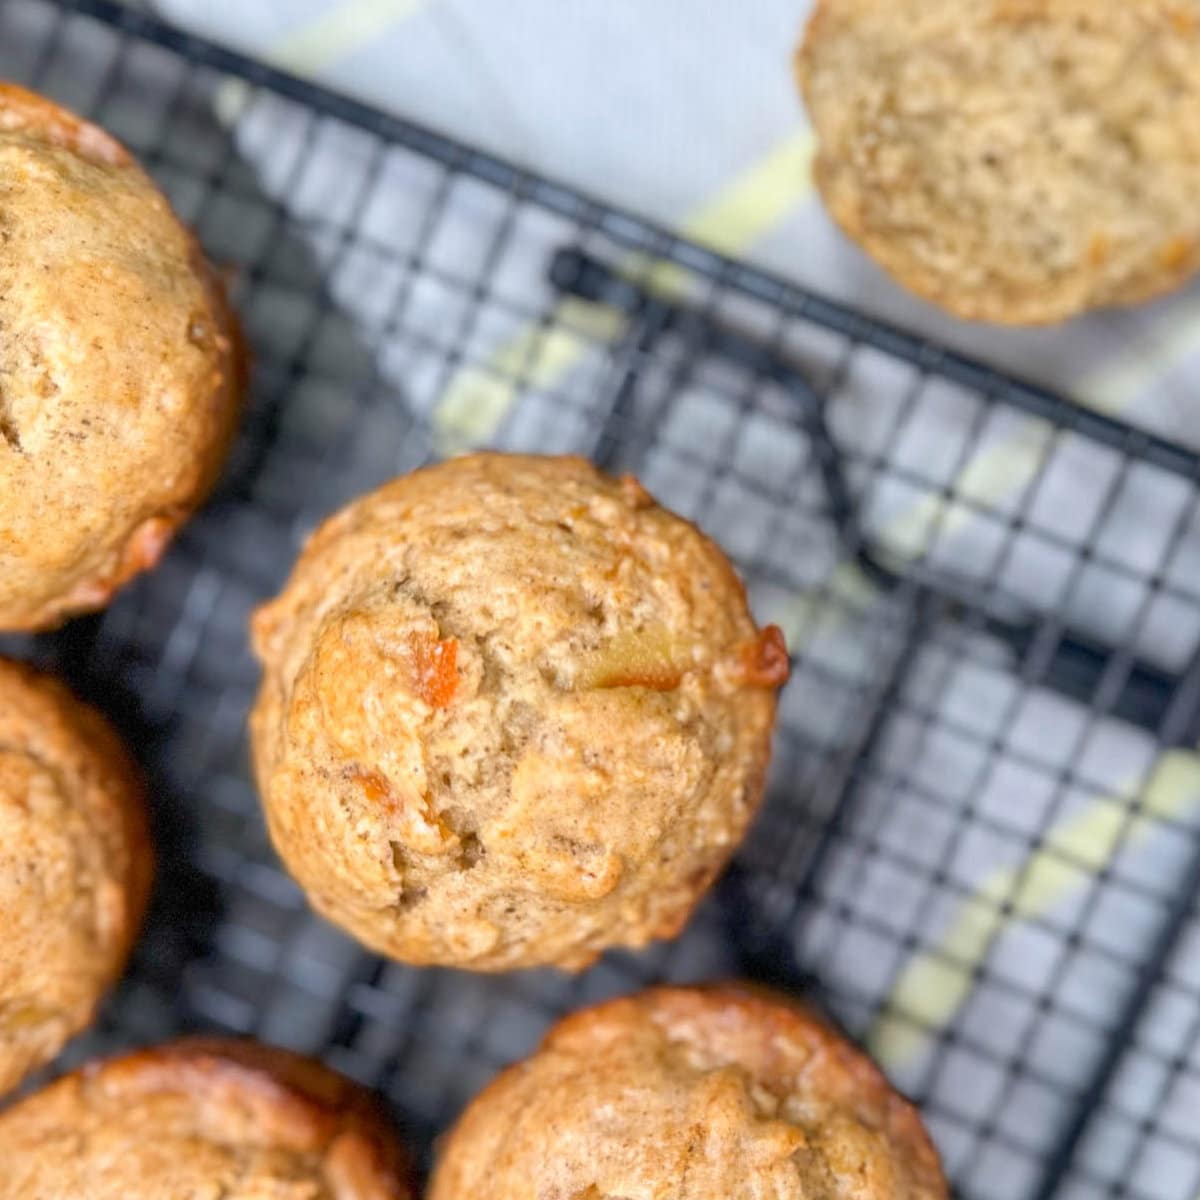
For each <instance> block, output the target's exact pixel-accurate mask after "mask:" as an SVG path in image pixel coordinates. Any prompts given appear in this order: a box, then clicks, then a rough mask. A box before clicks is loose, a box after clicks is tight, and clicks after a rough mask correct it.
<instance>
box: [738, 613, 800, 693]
mask: <svg viewBox="0 0 1200 1200" xmlns="http://www.w3.org/2000/svg"><path fill="white" fill-rule="evenodd" d="M732 659H733V674H734V677H735V678H736V679H737V681H738V683H740V684H741V685H742V686H743V687H759V688H776V687H782V686H783V685H784V684H785V683H787V677H788V670H789V667H788V652H787V644H786V643H785V642H784V640H783V630H782V629H780V628H779V626H778V625H768V626H767V627H766V628H765V629H760V630H759V631H758V633H757V634H756V635H755V636H754V637H752V638H749V639H748V640H747V641H744V642H741V643H740V644H739V645H737V646H735V647H734V649H733V654H732Z"/></svg>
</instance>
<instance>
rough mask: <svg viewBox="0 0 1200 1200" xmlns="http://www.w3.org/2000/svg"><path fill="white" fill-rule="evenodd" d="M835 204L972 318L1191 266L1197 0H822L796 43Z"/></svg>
mask: <svg viewBox="0 0 1200 1200" xmlns="http://www.w3.org/2000/svg"><path fill="white" fill-rule="evenodd" d="M797 68H798V72H799V76H800V81H801V84H802V86H803V90H804V96H805V101H806V104H807V107H808V111H809V115H810V117H811V119H812V122H813V125H814V127H815V128H816V131H817V134H818V141H819V149H818V155H817V160H816V167H815V172H816V178H817V182H818V184H819V187H820V190H821V193H822V195H823V197H824V199H825V202H826V204H827V206H828V207H829V210H830V212H831V214H832V215H833V217H834V219H835V220H836V221H837V222H838V224H840V225H841V226H842V228H843V229H845V230H846V232H847V233H848V234H849V235H850V236H851V237H852V238H854V239H855V240H856V241H858V242H859V243H861V244H862V245H863V247H864V248H865V249H866V250H867V251H868V252H869V253H870V254H871V255H872V256H873V257H874V258H875V259H876V260H877V261H878V262H879V263H880V264H881V265H882V266H883V267H884V268H886V269H887V270H888V271H889V272H891V274H892V275H894V276H895V277H896V279H897V280H898V281H899V282H901V283H903V284H904V285H905V286H907V287H909V288H911V289H912V290H913V291H915V292H917V293H918V294H920V295H921V296H924V297H925V298H926V299H928V300H932V301H933V302H934V303H936V304H940V305H941V306H943V307H944V308H946V309H949V310H950V311H951V312H953V313H955V314H957V315H959V316H962V317H966V318H968V319H972V320H984V321H997V322H1005V323H1013V324H1036V323H1044V322H1051V321H1058V320H1062V319H1064V318H1066V317H1069V316H1072V315H1073V314H1075V313H1078V312H1081V311H1083V310H1084V309H1088V308H1094V307H1098V306H1104V305H1112V304H1133V303H1137V302H1140V301H1142V300H1146V299H1148V298H1150V297H1152V296H1155V295H1157V294H1159V293H1161V292H1166V291H1168V290H1170V289H1172V288H1175V287H1177V286H1178V285H1179V284H1180V283H1181V282H1183V281H1184V280H1185V279H1186V278H1187V277H1188V276H1190V275H1191V274H1192V273H1193V272H1195V271H1196V269H1197V267H1200V206H1197V204H1196V199H1195V198H1196V196H1197V194H1200V2H1198V0H905V2H902V3H896V2H895V0H821V2H820V4H819V6H818V8H817V10H816V13H815V14H814V16H813V18H812V21H811V24H810V25H809V28H808V33H807V36H806V38H805V41H804V45H803V47H802V48H801V50H800V52H799V55H798V58H797Z"/></svg>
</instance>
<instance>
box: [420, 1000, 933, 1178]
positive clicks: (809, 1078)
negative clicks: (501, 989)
mask: <svg viewBox="0 0 1200 1200" xmlns="http://www.w3.org/2000/svg"><path fill="white" fill-rule="evenodd" d="M947 1195H948V1192H947V1188H946V1183H945V1180H944V1179H943V1178H942V1173H941V1169H940V1167H939V1165H938V1159H937V1154H936V1153H935V1151H934V1149H933V1146H932V1145H931V1144H930V1141H929V1136H928V1135H927V1134H926V1132H925V1129H924V1127H923V1126H922V1124H921V1120H920V1118H919V1117H918V1116H917V1113H916V1111H915V1110H914V1109H913V1108H912V1106H911V1105H910V1104H908V1103H907V1102H906V1101H905V1100H903V1099H901V1097H900V1096H898V1095H897V1094H896V1093H895V1092H894V1091H892V1089H891V1088H890V1087H889V1086H888V1083H887V1081H886V1080H885V1079H884V1078H883V1076H882V1075H881V1074H880V1073H879V1071H878V1070H876V1068H875V1067H874V1066H873V1065H872V1064H871V1063H870V1062H869V1061H868V1060H867V1059H866V1058H865V1057H864V1056H863V1055H862V1054H860V1053H859V1052H858V1051H857V1050H855V1049H854V1048H853V1047H852V1046H851V1045H850V1044H849V1043H848V1042H846V1041H844V1040H843V1039H842V1038H840V1037H838V1036H837V1035H836V1034H834V1033H833V1032H831V1031H830V1030H829V1029H827V1028H826V1027H825V1026H824V1025H823V1024H821V1023H820V1022H819V1021H817V1020H816V1019H815V1018H814V1017H812V1016H810V1015H809V1014H808V1013H806V1012H805V1011H804V1010H803V1009H800V1008H798V1007H795V1006H793V1005H792V1004H791V1003H789V1002H787V1001H785V1000H783V999H782V998H778V997H772V996H771V995H769V994H767V993H760V992H755V991H750V990H747V989H743V988H738V987H720V988H712V989H705V988H656V989H654V990H652V991H648V992H643V993H642V994H640V995H637V996H632V997H629V998H626V999H621V1000H612V1001H609V1002H608V1003H607V1004H601V1005H600V1006H598V1007H597V1008H592V1009H586V1010H584V1011H583V1012H578V1013H575V1014H574V1015H573V1016H570V1017H568V1018H567V1019H566V1020H565V1021H561V1022H560V1023H559V1024H558V1025H556V1026H555V1027H554V1028H553V1029H552V1030H551V1031H550V1033H549V1034H548V1035H547V1036H546V1039H545V1040H544V1041H543V1042H542V1045H541V1047H540V1048H539V1049H538V1050H537V1051H536V1052H535V1053H534V1054H533V1056H532V1057H531V1058H528V1059H526V1060H525V1061H524V1062H522V1063H519V1064H518V1065H517V1066H515V1067H511V1068H510V1069H509V1070H507V1071H505V1072H504V1073H503V1074H502V1075H500V1076H499V1078H497V1079H496V1080H494V1081H493V1082H492V1083H491V1084H490V1085H489V1086H488V1087H487V1088H486V1089H484V1091H483V1092H482V1093H481V1094H480V1095H479V1096H477V1097H476V1099H475V1100H474V1101H473V1102H472V1103H471V1105H470V1106H469V1107H468V1108H467V1110H466V1112H465V1113H464V1115H463V1116H462V1118H461V1119H460V1120H459V1122H458V1124H457V1125H456V1126H455V1127H454V1129H453V1130H452V1131H451V1133H450V1134H449V1135H448V1137H447V1139H446V1142H445V1144H444V1146H443V1148H442V1154H441V1158H440V1161H439V1163H438V1165H437V1169H436V1170H435V1172H434V1176H433V1183H432V1186H431V1189H430V1200H475V1198H476V1197H478V1196H487V1197H488V1200H533V1198H534V1197H543V1196H546V1197H549V1196H554V1197H560V1196H561V1197H564V1198H566V1197H570V1200H585V1198H586V1200H607V1198H608V1197H617V1196H647V1197H648V1196H663V1197H666V1196H670V1197H671V1200H766V1198H767V1197H784V1196H789V1197H790V1196H794V1197H801V1196H805V1197H808V1196H811V1197H817V1196H820V1197H823V1198H828V1200H835V1198H837V1200H842V1198H845V1200H849V1197H854V1198H855V1200H876V1198H878V1200H944V1198H945V1197H947Z"/></svg>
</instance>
